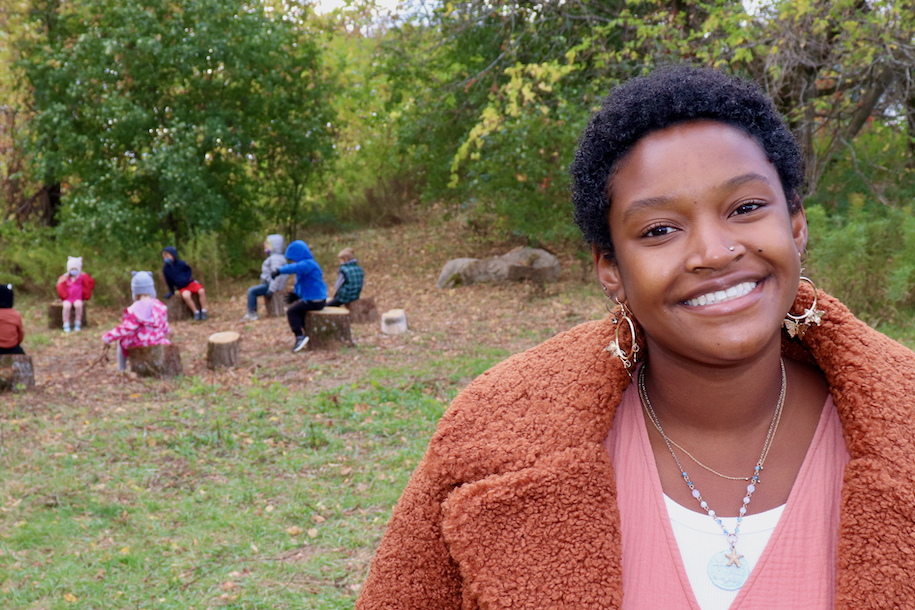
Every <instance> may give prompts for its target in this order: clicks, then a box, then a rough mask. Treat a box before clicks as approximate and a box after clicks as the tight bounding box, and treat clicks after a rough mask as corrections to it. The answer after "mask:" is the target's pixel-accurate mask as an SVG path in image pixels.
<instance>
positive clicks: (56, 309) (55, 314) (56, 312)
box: [48, 301, 89, 330]
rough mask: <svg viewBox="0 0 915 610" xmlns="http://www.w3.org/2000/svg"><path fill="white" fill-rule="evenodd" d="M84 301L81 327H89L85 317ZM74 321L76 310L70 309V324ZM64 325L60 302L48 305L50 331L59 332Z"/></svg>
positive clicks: (62, 307)
mask: <svg viewBox="0 0 915 610" xmlns="http://www.w3.org/2000/svg"><path fill="white" fill-rule="evenodd" d="M86 309H87V305H86V301H83V319H82V326H89V322H88V321H87V320H88V318H87V317H86ZM75 320H76V308H75V307H72V308H71V309H70V320H69V322H70V324H71V325H72V324H73V323H74V321H75ZM63 325H64V304H63V303H62V302H61V301H55V302H54V303H48V328H49V329H51V330H60V329H61V328H63Z"/></svg>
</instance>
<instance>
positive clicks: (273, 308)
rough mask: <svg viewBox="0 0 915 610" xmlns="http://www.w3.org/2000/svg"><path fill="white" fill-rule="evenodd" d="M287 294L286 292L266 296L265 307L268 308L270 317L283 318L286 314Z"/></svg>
mask: <svg viewBox="0 0 915 610" xmlns="http://www.w3.org/2000/svg"><path fill="white" fill-rule="evenodd" d="M285 296H286V293H285V292H277V293H274V294H271V295H270V296H269V297H268V296H264V308H265V309H266V310H267V317H268V318H282V317H283V316H285V315H286V303H285Z"/></svg>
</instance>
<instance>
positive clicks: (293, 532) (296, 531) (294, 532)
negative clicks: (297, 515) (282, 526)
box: [286, 525, 302, 536]
mask: <svg viewBox="0 0 915 610" xmlns="http://www.w3.org/2000/svg"><path fill="white" fill-rule="evenodd" d="M286 533H287V534H289V535H290V536H300V535H301V534H302V528H301V527H299V526H298V525H293V526H292V527H287V528H286Z"/></svg>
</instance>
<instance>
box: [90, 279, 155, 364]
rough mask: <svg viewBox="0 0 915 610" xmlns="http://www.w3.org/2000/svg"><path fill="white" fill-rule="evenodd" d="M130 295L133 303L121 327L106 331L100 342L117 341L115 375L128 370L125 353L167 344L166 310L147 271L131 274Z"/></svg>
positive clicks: (125, 313)
mask: <svg viewBox="0 0 915 610" xmlns="http://www.w3.org/2000/svg"><path fill="white" fill-rule="evenodd" d="M132 275H133V279H132V280H131V281H130V292H131V293H132V294H133V298H134V303H133V305H131V306H130V307H128V308H127V309H125V310H124V320H123V321H122V322H121V324H120V326H118V327H116V328H113V329H112V330H109V331H108V332H107V333H105V334H104V335H103V336H102V341H104V342H105V343H106V344H109V343H111V342H113V341H117V342H118V343H119V345H118V372H123V371H125V370H127V350H129V349H130V348H132V347H145V346H147V345H169V344H170V343H171V342H170V341H169V340H168V339H167V338H166V337H167V336H168V331H169V328H168V308H167V307H166V306H165V304H164V303H162V302H161V301H160V300H159V299H157V298H156V285H155V283H154V282H153V276H152V273H151V272H149V271H134V272H133V274H132Z"/></svg>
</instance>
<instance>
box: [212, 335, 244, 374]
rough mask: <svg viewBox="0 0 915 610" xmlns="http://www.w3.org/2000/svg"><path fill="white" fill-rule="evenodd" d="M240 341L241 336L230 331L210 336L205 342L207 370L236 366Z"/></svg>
mask: <svg viewBox="0 0 915 610" xmlns="http://www.w3.org/2000/svg"><path fill="white" fill-rule="evenodd" d="M240 340H241V335H239V334H238V333H237V332H235V331H232V330H230V331H226V332H222V333H215V334H212V335H210V338H209V339H208V340H207V368H209V369H215V368H217V367H220V366H224V367H229V368H231V367H233V366H235V365H236V364H238V347H239V343H240V342H241V341H240Z"/></svg>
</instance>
